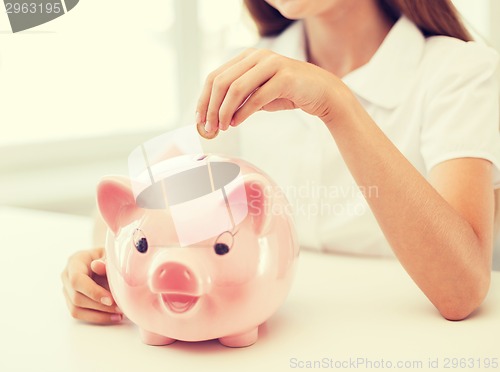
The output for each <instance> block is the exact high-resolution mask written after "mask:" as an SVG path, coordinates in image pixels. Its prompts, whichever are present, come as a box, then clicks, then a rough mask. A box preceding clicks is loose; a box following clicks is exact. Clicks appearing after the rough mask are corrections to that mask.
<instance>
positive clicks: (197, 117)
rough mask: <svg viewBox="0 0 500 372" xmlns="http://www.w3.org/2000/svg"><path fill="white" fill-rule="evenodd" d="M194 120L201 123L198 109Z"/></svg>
mask: <svg viewBox="0 0 500 372" xmlns="http://www.w3.org/2000/svg"><path fill="white" fill-rule="evenodd" d="M195 120H196V124H200V123H201V115H200V113H199V112H198V111H196V115H195Z"/></svg>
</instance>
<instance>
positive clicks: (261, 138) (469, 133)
mask: <svg viewBox="0 0 500 372" xmlns="http://www.w3.org/2000/svg"><path fill="white" fill-rule="evenodd" d="M257 47H259V48H266V49H270V50H273V51H274V52H276V53H279V54H281V55H284V56H287V57H290V58H294V59H298V60H306V57H305V42H304V29H303V23H302V22H300V21H297V22H295V23H294V24H292V25H291V26H290V27H288V28H287V29H286V30H285V31H284V32H282V33H281V34H280V35H279V36H277V37H271V38H263V39H262V40H261V42H260V43H259V45H257ZM498 59H499V58H498V54H497V53H496V52H495V51H494V50H493V49H491V48H489V47H487V46H485V45H482V44H479V43H477V42H463V41H460V40H457V39H454V38H451V37H445V36H433V37H429V38H425V37H424V36H423V35H422V33H421V32H420V30H419V29H418V28H417V27H416V26H415V25H414V24H413V23H412V22H411V21H410V20H408V19H407V18H405V17H401V18H400V19H399V20H398V21H397V22H396V24H395V25H394V26H393V27H392V29H391V30H390V32H389V33H388V35H387V36H386V38H385V40H384V41H383V43H382V44H381V46H380V47H379V49H378V50H377V52H376V53H375V54H374V56H373V57H372V58H371V60H370V61H369V62H368V63H367V64H365V65H364V66H362V67H360V68H358V69H356V70H354V71H352V72H351V73H349V74H348V75H346V76H345V77H344V78H343V79H342V80H343V81H344V83H345V84H346V85H347V86H348V87H349V88H350V89H351V90H352V91H353V92H354V94H355V95H356V97H357V98H358V99H359V101H360V102H361V104H362V105H363V107H364V108H365V109H366V111H367V112H368V113H369V114H370V115H371V117H372V118H373V119H374V121H375V122H376V123H377V124H378V125H379V127H380V128H381V129H382V131H383V132H384V133H385V134H386V135H387V137H388V138H389V139H390V140H391V141H392V142H393V143H394V145H395V146H396V147H397V148H398V149H399V150H400V151H401V152H402V153H403V154H404V155H405V157H406V158H407V159H408V160H409V161H410V162H411V163H412V164H413V165H414V166H415V168H416V169H417V170H418V171H419V172H420V173H421V174H423V175H424V176H427V175H428V174H429V171H430V170H431V169H432V167H434V166H435V165H436V164H438V163H440V162H443V161H445V160H449V159H454V158H462V157H474V158H483V159H487V160H489V161H491V162H492V163H493V164H494V168H495V171H494V172H495V175H494V184H495V186H497V187H500V172H499V169H500V134H499V122H500V121H499V96H498V82H497V81H496V79H495V70H496V68H497V64H498ZM220 137H223V138H222V139H221V141H223V142H226V143H227V141H225V140H226V139H230V141H229V142H231V143H232V145H234V144H236V143H238V144H239V145H238V150H237V153H238V155H239V156H241V157H242V158H243V159H246V160H248V161H250V162H251V163H253V164H255V165H257V166H258V167H260V168H261V169H262V170H264V171H265V172H266V173H268V174H269V175H270V176H271V177H272V178H273V179H274V180H275V181H276V182H277V183H278V185H280V186H281V187H282V188H283V189H284V191H285V193H286V194H287V196H288V199H289V200H290V202H291V204H292V207H293V211H294V212H293V214H294V218H295V222H296V226H297V230H298V234H299V239H300V243H301V246H302V247H303V248H310V249H314V250H319V251H332V252H343V253H350V254H363V255H393V253H392V251H391V249H390V247H389V244H388V242H387V240H386V239H385V237H384V235H383V233H382V231H381V229H380V227H379V226H378V224H377V221H376V220H375V217H374V216H373V214H372V212H371V211H370V209H369V207H368V205H367V203H366V201H365V200H364V198H363V195H362V193H361V192H360V191H359V189H358V187H357V185H356V183H355V181H354V179H353V178H352V176H351V174H350V172H349V170H348V169H347V166H346V165H345V163H344V161H343V159H342V157H341V155H340V152H339V150H338V148H337V146H336V144H335V142H334V140H333V138H332V136H331V134H330V133H329V131H328V130H327V128H326V127H325V125H324V124H323V123H322V122H321V120H320V119H318V118H317V117H314V116H311V115H308V114H306V113H304V112H303V111H301V110H293V111H279V112H274V113H268V112H258V113H256V114H254V115H252V116H251V117H250V118H249V119H247V120H246V121H245V122H244V123H243V124H242V125H241V126H240V127H239V128H237V129H230V130H229V131H227V132H225V133H221V135H220ZM221 143H222V142H221ZM221 150H222V152H228V151H230V150H229V148H226V150H228V151H224V150H223V149H221ZM363 191H364V192H365V193H371V194H372V195H373V194H374V193H376V192H377V188H376V186H375V185H374V186H373V187H369V188H367V189H365V190H363Z"/></svg>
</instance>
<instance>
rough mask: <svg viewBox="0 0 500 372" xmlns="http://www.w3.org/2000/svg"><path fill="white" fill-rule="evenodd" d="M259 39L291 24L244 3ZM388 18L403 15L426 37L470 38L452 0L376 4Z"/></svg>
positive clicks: (260, 1)
mask: <svg viewBox="0 0 500 372" xmlns="http://www.w3.org/2000/svg"><path fill="white" fill-rule="evenodd" d="M244 1H245V5H246V6H247V8H248V11H249V12H250V15H251V16H252V18H253V19H254V21H255V23H256V24H257V29H258V31H259V34H260V35H261V36H273V35H277V34H279V33H280V32H281V31H283V30H284V29H285V28H287V27H288V26H289V25H290V24H291V23H293V22H294V21H293V20H291V19H288V18H285V17H283V16H282V15H281V13H280V12H279V11H277V10H276V9H275V8H273V7H272V6H271V5H269V4H268V3H267V2H266V1H265V0H244ZM377 1H378V3H379V5H380V7H381V9H383V10H384V12H385V13H386V14H387V16H388V17H389V18H390V19H392V20H393V21H396V20H397V19H398V18H399V17H400V16H401V15H405V16H406V17H407V18H408V19H410V20H411V21H412V22H413V23H415V24H416V25H417V27H418V28H419V29H420V30H421V31H422V33H423V34H424V35H425V36H433V35H444V36H451V37H455V38H457V39H461V40H464V41H470V40H472V36H471V35H470V33H469V32H468V31H467V29H466V28H465V26H464V25H463V23H462V21H461V19H460V16H459V14H458V11H457V10H456V8H455V7H454V6H453V4H452V3H451V0H377Z"/></svg>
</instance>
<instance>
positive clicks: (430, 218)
mask: <svg viewBox="0 0 500 372" xmlns="http://www.w3.org/2000/svg"><path fill="white" fill-rule="evenodd" d="M351 103H352V105H350V107H351V108H350V109H349V111H348V112H347V113H345V114H344V115H339V116H338V117H337V120H333V121H332V122H326V124H327V126H328V128H329V130H330V132H331V134H332V136H333V138H334V139H335V142H336V143H337V146H338V147H339V150H340V152H341V154H342V156H343V158H344V160H345V162H346V164H347V166H348V167H349V169H350V172H351V174H352V175H353V177H354V179H355V180H356V182H357V184H358V186H360V187H362V188H363V189H365V190H373V186H375V187H376V188H377V193H375V194H373V193H372V194H370V195H365V197H366V199H367V202H368V204H369V206H370V208H371V210H372V211H373V213H374V215H375V217H376V219H377V221H378V223H379V225H380V227H381V229H382V230H383V232H384V234H385V236H386V238H387V240H388V241H389V243H390V245H391V247H392V248H393V250H394V252H395V254H396V256H397V257H398V259H399V260H400V262H401V264H402V265H403V266H404V268H405V269H406V271H407V272H408V273H409V275H410V276H411V277H412V278H413V280H414V281H415V282H416V284H417V285H418V286H419V287H420V288H421V289H422V291H423V292H424V293H425V295H426V296H427V297H428V298H429V299H430V301H431V302H432V303H433V304H434V305H435V306H436V307H437V308H438V310H439V311H440V312H441V313H442V314H443V316H445V317H446V318H450V319H461V318H464V317H465V316H467V315H468V314H469V313H470V312H471V311H473V310H474V309H475V308H476V307H477V306H479V304H480V303H481V301H482V299H483V298H484V296H485V294H486V292H487V289H488V285H489V276H490V267H491V266H490V265H491V262H490V260H491V254H490V253H486V252H485V250H486V251H487V250H490V249H491V241H489V240H490V239H489V238H484V237H480V236H478V235H477V234H476V233H475V231H474V228H473V227H472V226H471V224H470V223H469V222H468V221H467V220H466V219H465V218H463V217H462V216H461V215H460V214H459V213H458V212H457V211H456V210H455V209H453V208H452V207H451V206H450V204H449V203H448V202H447V201H446V200H445V199H444V198H443V197H442V196H441V195H440V194H439V193H438V192H437V191H436V190H435V189H434V188H433V186H432V185H431V184H430V183H429V182H428V181H427V180H426V179H425V178H424V177H423V176H422V175H421V174H420V173H419V172H418V171H417V170H416V169H415V168H414V167H413V166H412V165H411V164H410V162H409V161H408V160H407V159H406V158H405V157H404V156H403V154H401V153H400V152H399V150H398V149H397V148H396V147H395V146H394V145H393V144H392V142H391V141H390V140H389V139H388V138H387V137H386V136H385V135H384V133H383V132H382V131H381V130H380V129H379V128H378V126H377V125H376V124H375V123H374V122H373V120H372V119H371V118H370V116H369V115H368V114H367V113H366V112H365V111H364V110H363V109H362V107H361V106H360V105H358V104H357V102H351Z"/></svg>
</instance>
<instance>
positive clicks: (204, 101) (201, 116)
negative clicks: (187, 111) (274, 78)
mask: <svg viewBox="0 0 500 372" xmlns="http://www.w3.org/2000/svg"><path fill="white" fill-rule="evenodd" d="M255 50H256V49H253V48H250V49H246V50H245V51H243V52H241V53H240V54H238V55H237V56H236V57H234V58H232V59H230V60H229V61H228V62H226V63H224V64H223V65H222V66H220V67H219V68H217V69H215V70H214V71H212V72H211V73H210V74H208V76H207V79H206V81H205V84H204V86H203V89H202V91H201V94H200V98H199V99H198V104H197V105H196V124H197V125H198V128H199V126H200V125H201V126H203V127H204V125H205V121H206V119H207V118H206V115H207V108H208V102H209V101H210V92H211V91H212V84H213V79H214V77H215V76H217V75H219V74H220V73H221V72H222V71H225V70H226V69H227V68H229V67H230V66H232V65H234V64H235V63H238V62H239V61H241V60H242V59H244V58H245V57H247V56H248V55H250V54H252V53H253V52H255Z"/></svg>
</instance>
